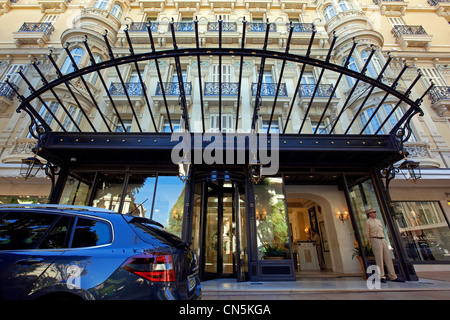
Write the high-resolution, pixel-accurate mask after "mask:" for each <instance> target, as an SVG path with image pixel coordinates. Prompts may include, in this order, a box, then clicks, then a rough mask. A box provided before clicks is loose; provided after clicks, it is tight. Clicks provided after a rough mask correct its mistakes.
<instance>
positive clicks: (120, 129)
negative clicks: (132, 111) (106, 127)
mask: <svg viewBox="0 0 450 320" xmlns="http://www.w3.org/2000/svg"><path fill="white" fill-rule="evenodd" d="M122 123H123V126H124V127H125V131H124V128H123V126H122ZM122 123H120V121H119V120H117V124H116V132H131V126H132V124H133V119H122Z"/></svg>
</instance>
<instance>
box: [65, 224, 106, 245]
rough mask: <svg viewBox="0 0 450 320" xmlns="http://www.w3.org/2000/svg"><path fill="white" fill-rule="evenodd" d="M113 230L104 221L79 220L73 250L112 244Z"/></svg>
mask: <svg viewBox="0 0 450 320" xmlns="http://www.w3.org/2000/svg"><path fill="white" fill-rule="evenodd" d="M111 241H112V236H111V229H110V227H109V224H108V223H106V222H103V221H98V220H92V219H85V218H78V220H77V225H76V227H75V231H74V235H73V240H72V245H71V247H72V248H81V247H94V246H101V245H105V244H108V243H111Z"/></svg>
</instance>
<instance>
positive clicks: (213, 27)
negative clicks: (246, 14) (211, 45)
mask: <svg viewBox="0 0 450 320" xmlns="http://www.w3.org/2000/svg"><path fill="white" fill-rule="evenodd" d="M208 31H219V22H208ZM222 31H228V32H233V31H237V24H236V22H222Z"/></svg>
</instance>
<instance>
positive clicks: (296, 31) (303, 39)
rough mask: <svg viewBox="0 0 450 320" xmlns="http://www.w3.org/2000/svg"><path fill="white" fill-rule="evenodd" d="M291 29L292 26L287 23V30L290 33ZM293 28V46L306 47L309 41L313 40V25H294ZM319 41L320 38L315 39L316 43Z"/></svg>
mask: <svg viewBox="0 0 450 320" xmlns="http://www.w3.org/2000/svg"><path fill="white" fill-rule="evenodd" d="M289 27H290V24H289V23H286V30H287V32H288V33H289ZM292 28H293V30H292V38H291V43H292V44H298V45H304V44H308V43H309V41H310V40H311V33H312V32H313V29H314V28H313V25H312V23H293V24H292ZM318 39H319V37H317V39H316V38H315V40H316V42H317V41H318Z"/></svg>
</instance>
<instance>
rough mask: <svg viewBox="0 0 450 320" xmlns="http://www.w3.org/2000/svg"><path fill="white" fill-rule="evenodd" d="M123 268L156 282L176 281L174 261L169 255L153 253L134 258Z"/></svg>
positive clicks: (123, 265)
mask: <svg viewBox="0 0 450 320" xmlns="http://www.w3.org/2000/svg"><path fill="white" fill-rule="evenodd" d="M122 268H123V269H125V270H127V271H129V272H132V273H134V274H136V275H138V276H140V277H142V278H144V279H147V280H150V281H154V282H171V281H175V269H174V266H173V259H172V256H171V255H170V254H168V253H163V252H152V253H144V254H139V255H136V256H132V257H130V258H128V259H127V261H125V262H124V263H123V264H122Z"/></svg>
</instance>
